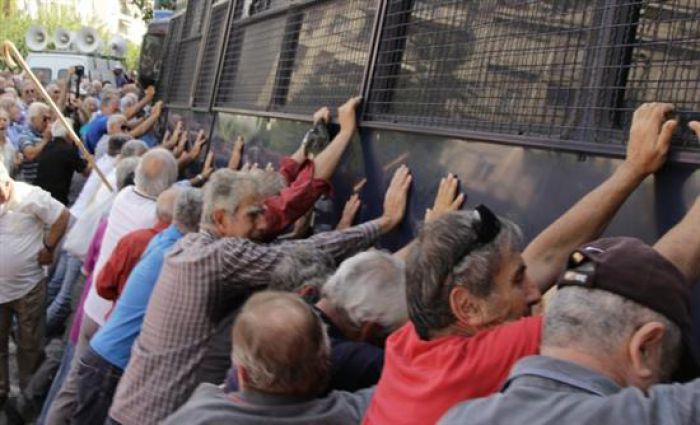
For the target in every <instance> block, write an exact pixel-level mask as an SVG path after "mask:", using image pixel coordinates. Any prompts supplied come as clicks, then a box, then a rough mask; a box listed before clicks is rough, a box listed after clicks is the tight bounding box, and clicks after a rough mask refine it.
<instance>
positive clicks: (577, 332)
mask: <svg viewBox="0 0 700 425" xmlns="http://www.w3.org/2000/svg"><path fill="white" fill-rule="evenodd" d="M649 322H659V323H663V324H664V325H665V327H666V330H667V331H666V333H665V334H664V338H663V341H662V343H661V344H662V347H663V351H662V356H661V358H662V360H661V362H660V365H661V370H660V371H659V379H660V380H667V379H668V378H670V376H671V375H672V373H673V372H674V370H675V368H676V366H677V365H678V361H679V358H680V351H681V330H680V328H679V327H678V325H676V324H675V323H673V322H672V321H670V320H669V319H668V318H666V317H665V316H664V315H662V314H660V313H658V312H655V311H653V310H651V309H649V308H647V307H645V306H642V305H641V304H638V303H636V302H634V301H631V300H628V299H625V298H623V297H622V296H620V295H617V294H614V293H612V292H608V291H604V290H599V289H590V288H584V287H576V286H571V287H564V288H560V289H559V291H557V293H556V295H555V296H554V298H553V299H552V300H551V302H550V303H549V304H548V306H547V310H546V312H545V321H544V326H543V331H542V344H541V345H542V349H545V348H566V349H574V350H576V351H578V352H581V353H585V354H587V355H589V356H592V357H593V358H597V359H598V360H600V361H601V363H606V361H607V362H608V363H609V361H610V357H612V356H613V353H618V352H620V350H621V349H626V347H627V343H628V341H629V340H630V338H631V336H632V335H633V334H634V333H635V332H636V331H637V330H638V329H639V328H641V327H642V326H643V325H644V324H646V323H649ZM609 356H610V357H609ZM618 366H620V367H621V366H622V365H618Z"/></svg>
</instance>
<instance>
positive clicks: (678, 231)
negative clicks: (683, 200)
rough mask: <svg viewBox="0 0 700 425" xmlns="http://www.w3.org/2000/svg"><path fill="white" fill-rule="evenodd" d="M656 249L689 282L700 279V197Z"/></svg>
mask: <svg viewBox="0 0 700 425" xmlns="http://www.w3.org/2000/svg"><path fill="white" fill-rule="evenodd" d="M654 249H656V250H657V251H658V252H659V253H660V254H661V255H663V256H664V257H666V258H667V259H668V260H669V261H671V262H672V263H673V264H675V266H676V267H678V269H679V270H680V271H681V272H682V273H683V274H684V275H685V276H686V278H687V279H688V281H689V282H694V281H696V280H697V279H698V278H699V277H700V197H698V198H697V199H696V200H695V203H694V204H693V206H692V207H691V208H690V210H689V211H688V213H687V214H686V215H685V217H683V220H681V221H680V223H678V224H676V225H675V226H674V227H673V228H672V229H671V230H669V231H668V232H666V234H665V235H663V237H661V239H659V240H658V242H656V244H655V245H654Z"/></svg>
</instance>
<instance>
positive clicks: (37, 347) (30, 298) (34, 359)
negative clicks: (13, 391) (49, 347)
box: [0, 281, 46, 399]
mask: <svg viewBox="0 0 700 425" xmlns="http://www.w3.org/2000/svg"><path fill="white" fill-rule="evenodd" d="M13 317H14V318H15V319H16V320H17V366H18V369H19V387H20V389H21V390H22V391H24V390H25V389H26V388H27V384H29V380H30V379H31V377H32V374H33V373H34V371H36V369H37V368H38V367H39V364H40V363H41V361H42V360H43V357H44V329H45V320H46V282H45V281H41V282H39V283H37V284H36V286H34V288H32V290H31V291H29V293H28V294H27V295H25V296H23V297H22V298H20V299H17V300H14V301H10V302H8V303H3V304H0V399H5V398H7V396H8V395H9V392H10V376H9V355H8V344H9V339H10V328H11V326H12V318H13Z"/></svg>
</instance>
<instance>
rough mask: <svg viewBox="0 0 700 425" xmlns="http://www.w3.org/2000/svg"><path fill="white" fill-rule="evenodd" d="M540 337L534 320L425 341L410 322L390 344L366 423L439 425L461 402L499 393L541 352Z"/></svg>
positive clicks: (539, 320)
mask: <svg viewBox="0 0 700 425" xmlns="http://www.w3.org/2000/svg"><path fill="white" fill-rule="evenodd" d="M541 332H542V318H541V317H540V316H535V317H527V318H523V319H520V320H518V321H515V322H512V323H506V324H503V325H500V326H497V327H495V328H493V329H489V330H486V331H483V332H480V333H478V334H476V335H474V336H469V337H464V336H445V337H441V338H437V339H434V340H430V341H424V340H422V339H420V337H419V336H418V334H417V333H416V331H415V328H414V326H413V323H410V322H409V323H407V324H406V325H404V326H403V327H401V328H400V329H399V330H397V331H396V332H395V333H393V334H392V335H391V336H390V337H389V338H388V340H387V343H386V348H385V357H384V369H383V371H382V377H381V378H380V379H379V384H378V385H377V390H376V391H375V394H374V398H373V399H372V402H371V403H370V407H369V409H368V410H367V415H366V416H365V419H364V421H363V424H365V425H369V424H377V425H379V424H404V425H409V424H416V425H424V424H434V423H435V422H436V421H437V420H438V419H439V418H440V417H441V416H442V415H443V414H444V413H445V412H446V411H447V410H448V409H449V408H450V407H452V406H453V405H455V404H456V403H458V402H460V401H463V400H468V399H472V398H476V397H484V396H487V395H489V394H492V393H494V392H496V391H498V390H499V389H500V388H501V385H502V384H503V382H504V381H505V380H506V378H507V376H508V373H509V372H510V369H511V367H512V366H513V365H514V364H515V363H516V362H517V361H518V360H519V359H521V358H523V357H526V356H529V355H533V354H537V353H538V352H539V346H540V337H541Z"/></svg>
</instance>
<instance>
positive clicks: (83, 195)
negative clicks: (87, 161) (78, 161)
mask: <svg viewBox="0 0 700 425" xmlns="http://www.w3.org/2000/svg"><path fill="white" fill-rule="evenodd" d="M95 165H97V168H99V169H100V171H102V173H104V174H105V175H108V174H109V173H111V172H112V170H113V169H114V167H115V166H116V165H117V157H115V156H109V155H105V156H103V157H102V158H100V159H98V160H97V161H95ZM100 186H102V180H100V176H98V175H97V173H96V172H95V170H93V171H92V172H90V176H89V177H88V178H87V180H86V181H85V185H83V189H82V190H81V191H80V194H79V195H78V199H76V200H75V203H74V204H73V206H72V207H71V209H70V213H71V214H72V215H73V217H75V218H80V216H81V215H83V213H84V212H85V210H86V209H87V208H88V207H89V206H90V205H91V204H92V203H93V201H94V200H95V194H96V193H97V191H98V190H99V189H100ZM112 187H116V186H112Z"/></svg>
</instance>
